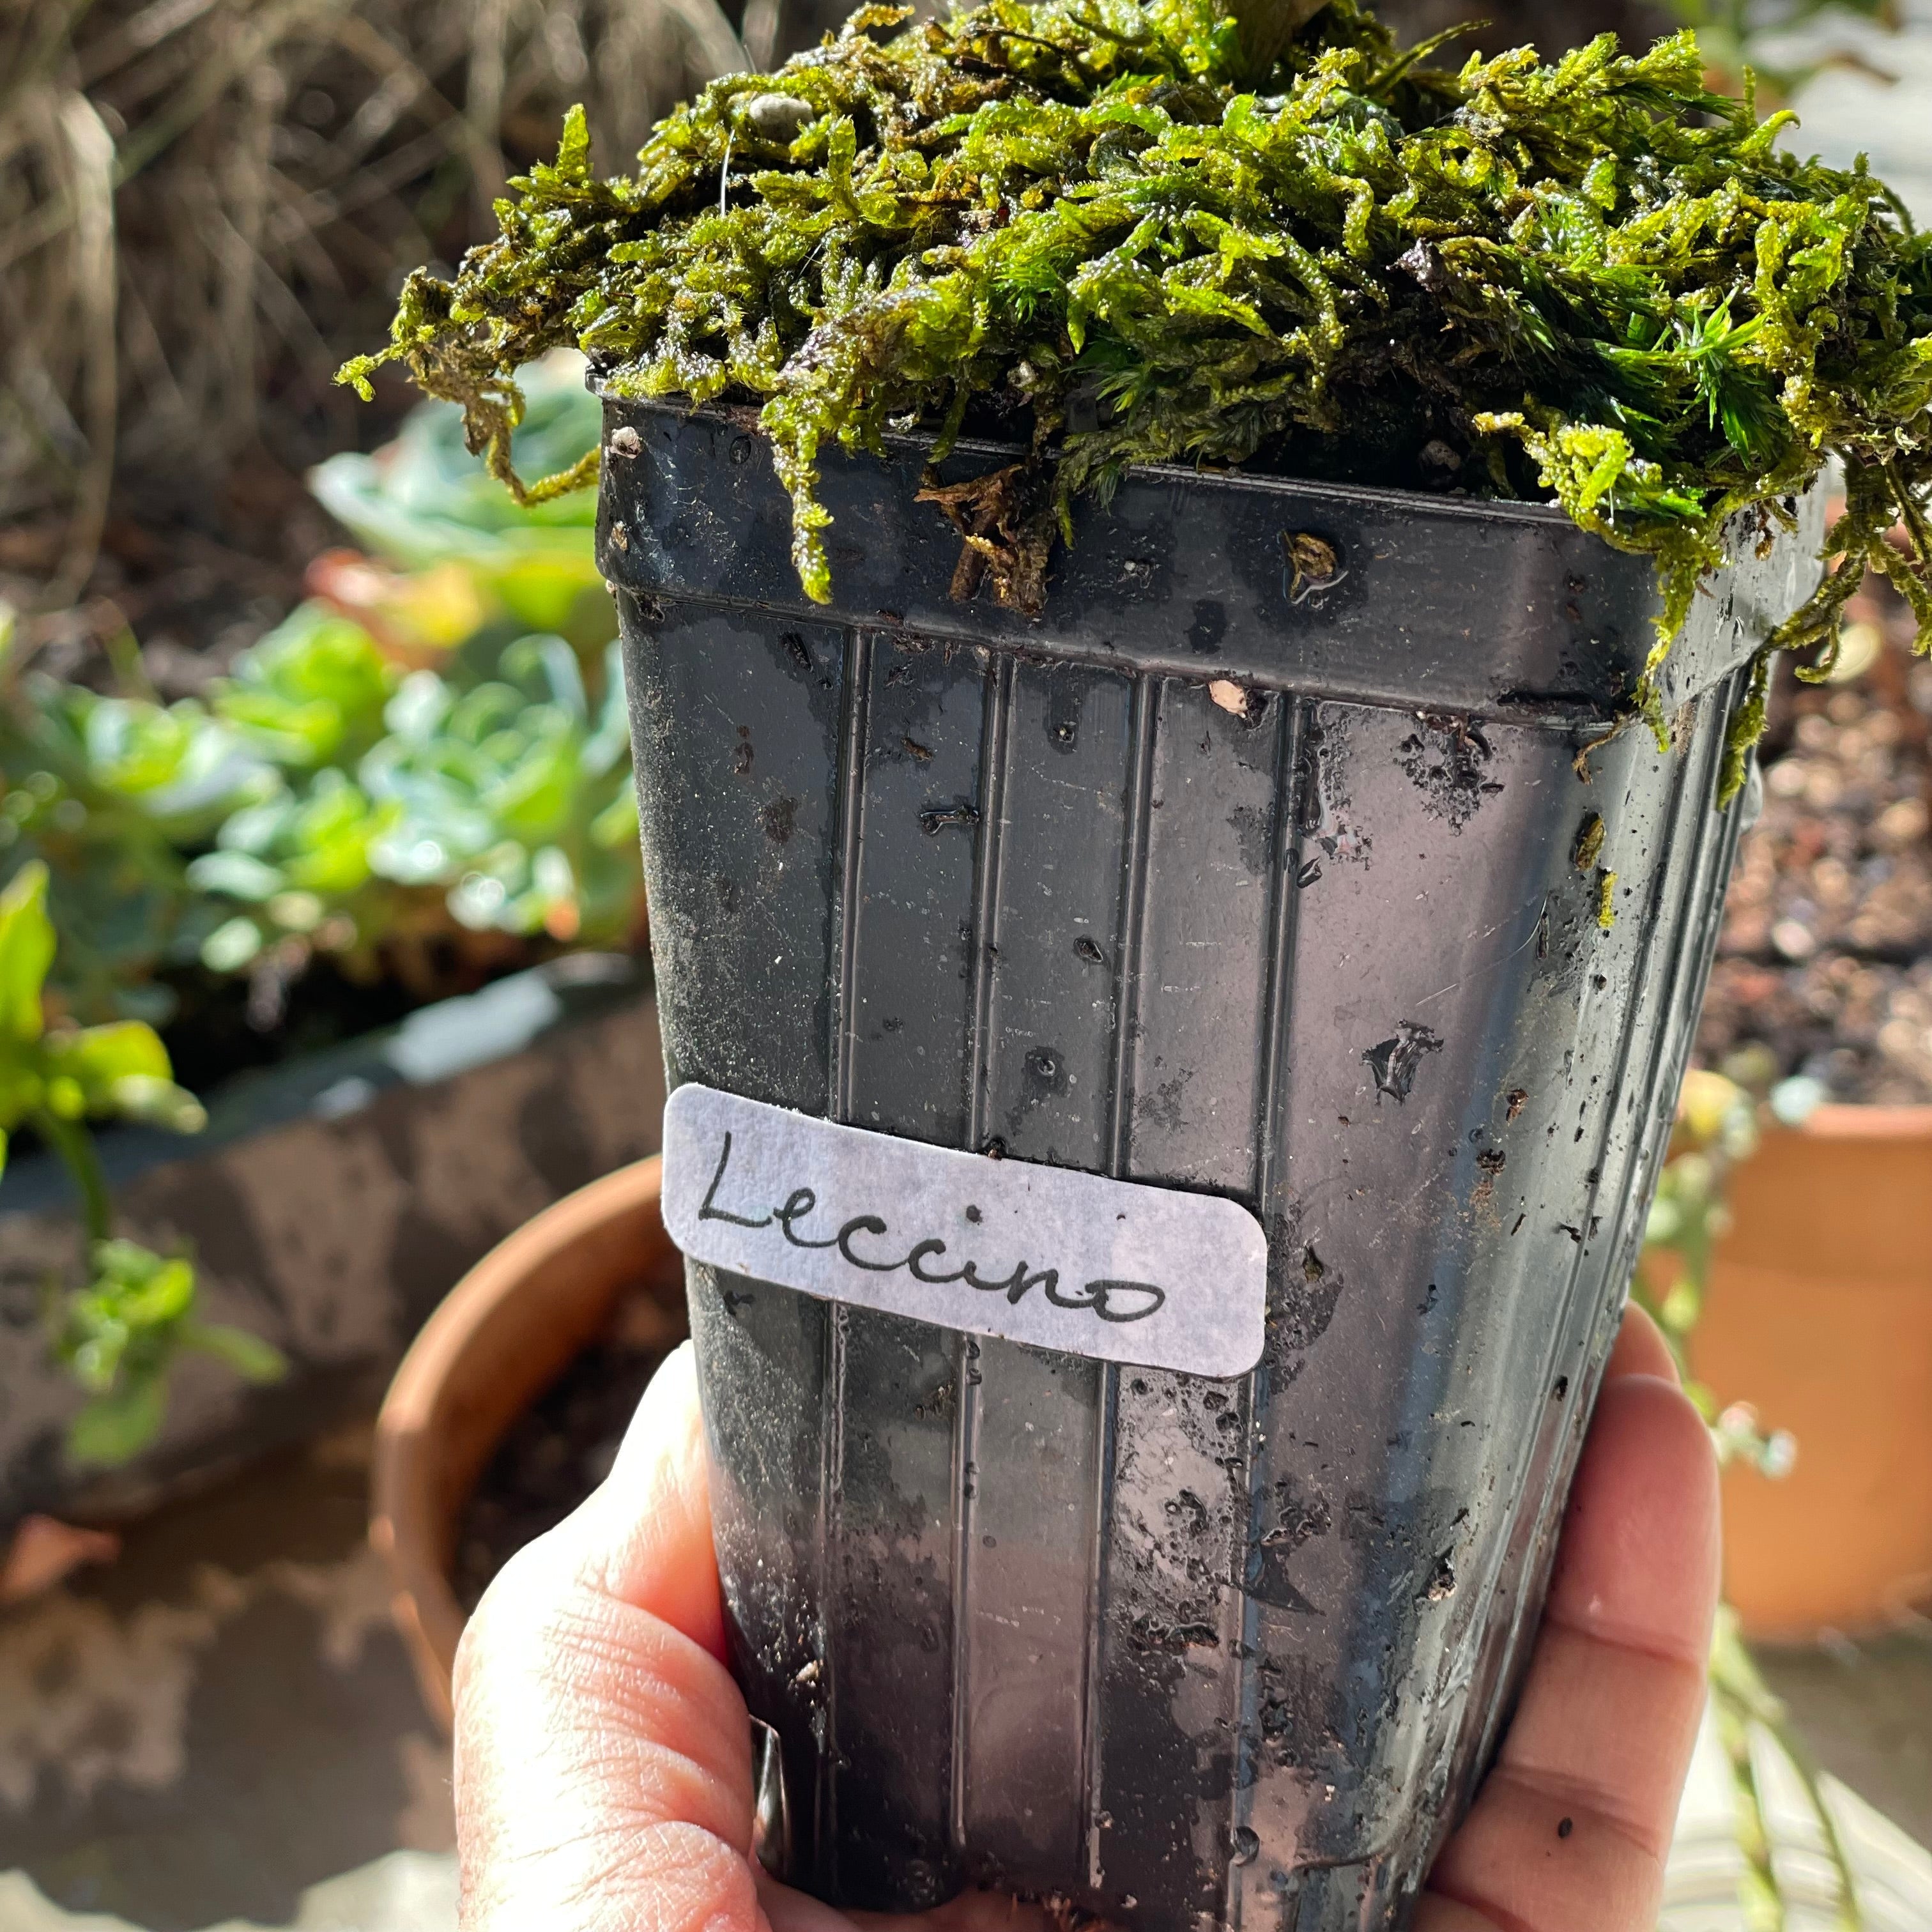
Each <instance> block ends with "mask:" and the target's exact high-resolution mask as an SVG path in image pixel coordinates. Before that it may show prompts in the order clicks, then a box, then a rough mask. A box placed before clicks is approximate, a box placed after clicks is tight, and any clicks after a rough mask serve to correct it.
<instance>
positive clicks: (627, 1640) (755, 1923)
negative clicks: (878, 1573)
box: [456, 1358, 767, 1932]
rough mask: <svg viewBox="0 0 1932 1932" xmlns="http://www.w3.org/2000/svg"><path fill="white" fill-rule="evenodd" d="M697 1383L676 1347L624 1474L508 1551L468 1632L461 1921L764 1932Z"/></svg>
mask: <svg viewBox="0 0 1932 1932" xmlns="http://www.w3.org/2000/svg"><path fill="white" fill-rule="evenodd" d="M696 1393H697V1392H696V1384H695V1380H694V1376H692V1374H691V1371H690V1367H689V1364H688V1361H684V1362H682V1363H680V1362H679V1361H677V1360H676V1358H673V1361H672V1362H671V1363H670V1364H667V1367H666V1370H665V1371H664V1372H662V1373H660V1375H659V1376H658V1378H657V1379H655V1381H654V1382H652V1385H651V1388H650V1389H649V1391H647V1393H646V1396H645V1398H644V1402H643V1406H642V1408H641V1409H640V1413H639V1416H638V1419H637V1421H636V1423H635V1424H634V1425H633V1427H632V1429H631V1433H630V1435H629V1436H628V1438H627V1439H626V1442H625V1449H624V1452H623V1454H622V1456H620V1457H619V1463H618V1465H617V1466H616V1469H613V1472H612V1475H611V1477H610V1480H609V1481H607V1483H606V1484H604V1487H602V1488H601V1490H599V1491H598V1493H597V1495H596V1496H594V1497H593V1498H592V1499H591V1500H590V1502H588V1503H586V1505H584V1506H583V1508H582V1509H580V1510H579V1511H577V1513H576V1514H574V1516H572V1517H570V1518H569V1519H568V1520H566V1521H565V1523H562V1524H560V1525H559V1526H558V1527H557V1529H555V1530H553V1531H552V1532H550V1534H549V1535H547V1536H544V1537H541V1538H538V1540H537V1541H535V1542H534V1543H532V1544H529V1546H528V1547H526V1548H525V1549H524V1550H521V1551H520V1552H519V1553H518V1554H517V1556H515V1557H514V1558H513V1559H511V1562H509V1563H508V1564H507V1565H505V1567H504V1569H503V1571H502V1573H501V1574H499V1576H498V1577H497V1578H496V1580H495V1582H494V1583H492V1584H491V1585H490V1589H489V1591H488V1592H487V1594H486V1595H485V1596H484V1599H483V1601H482V1603H481V1604H480V1605H479V1606H478V1610H477V1612H476V1614H475V1616H474V1617H473V1618H472V1619H471V1622H470V1625H469V1629H468V1630H467V1631H466V1632H465V1634H464V1637H463V1644H462V1647H461V1649H460V1651H459V1652H458V1658H457V1683H456V1801H457V1827H458V1854H459V1858H458V1867H459V1874H460V1893H461V1899H462V1923H463V1927H464V1928H465V1932H526V1928H527V1927H531V1926H535V1925H541V1927H544V1932H619V1929H620V1928H621V1932H767V1928H766V1924H765V1921H764V1917H763V1912H761V1910H760V1907H759V1905H758V1902H757V1894H756V1891H755V1888H754V1884H753V1881H752V1876H751V1868H750V1867H749V1866H748V1864H747V1862H746V1853H747V1852H748V1848H749V1845H750V1841H751V1745H750V1736H749V1729H750V1727H749V1723H748V1719H747V1718H746V1715H745V1706H744V1702H743V1700H742V1697H740V1696H739V1693H738V1690H737V1687H736V1685H734V1684H733V1682H732V1681H731V1678H730V1674H729V1673H728V1672H727V1670H725V1668H724V1664H723V1663H722V1662H721V1661H720V1658H719V1656H718V1651H719V1650H720V1649H721V1648H722V1620H721V1613H720V1612H719V1611H718V1607H717V1595H718V1585H717V1577H716V1571H715V1565H714V1563H713V1562H712V1556H711V1541H710V1527H709V1510H708V1506H707V1503H706V1493H705V1490H704V1487H703V1480H702V1475H703V1454H702V1445H701V1440H700V1436H699V1433H698V1425H697V1420H696ZM693 1573H695V1574H693Z"/></svg>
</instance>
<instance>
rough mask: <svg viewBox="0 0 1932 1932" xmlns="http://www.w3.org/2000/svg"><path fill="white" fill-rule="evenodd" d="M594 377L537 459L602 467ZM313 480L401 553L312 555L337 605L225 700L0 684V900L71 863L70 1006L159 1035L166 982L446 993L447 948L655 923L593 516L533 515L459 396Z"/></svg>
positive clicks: (254, 657)
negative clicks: (319, 972)
mask: <svg viewBox="0 0 1932 1932" xmlns="http://www.w3.org/2000/svg"><path fill="white" fill-rule="evenodd" d="M582 371H583V365H582V360H581V359H580V358H579V357H576V356H565V357H561V358H556V357H553V358H550V359H547V361H546V362H544V363H543V364H542V365H540V366H539V367H538V368H537V369H536V370H535V371H533V372H532V378H531V380H530V382H529V395H530V403H529V411H528V414H527V416H526V420H525V423H524V425H523V428H521V429H520V430H519V431H518V437H519V440H520V446H522V447H523V448H524V449H526V452H527V460H530V461H532V462H534V463H539V464H544V465H550V464H553V463H565V464H568V463H569V462H571V460H574V459H575V458H579V457H581V456H583V455H584V454H586V452H593V451H594V450H595V447H596V443H597V437H598V427H599V421H600V413H599V408H598V404H597V403H596V402H595V400H594V399H593V398H592V397H590V396H589V395H588V394H587V393H586V391H585V390H584V388H583V380H582ZM315 481H316V487H317V492H318V493H319V494H320V496H322V497H323V500H324V501H325V502H327V503H328V504H329V505H330V507H332V508H334V509H335V510H336V511H337V513H338V514H339V515H340V516H341V517H342V518H343V520H344V521H345V522H347V523H349V524H350V526H351V527H352V528H353V529H355V530H356V532H358V534H359V535H362V536H363V537H364V538H365V540H366V541H369V542H370V543H371V544H372V546H374V547H377V548H378V549H379V550H380V551H381V553H382V554H381V556H380V557H376V558H372V557H369V556H362V555H360V554H359V553H355V552H353V551H339V550H338V551H332V552H330V553H327V554H326V555H325V556H323V557H322V558H320V559H317V563H316V565H314V567H313V568H311V572H310V583H311V588H312V589H314V590H315V591H317V592H318V594H317V595H316V596H315V597H314V598H311V601H308V602H307V603H305V604H302V606H301V607H299V608H298V609H297V610H296V611H295V612H294V613H293V614H292V615H291V616H290V617H289V618H288V619H287V621H286V622H284V623H282V624H281V625H279V626H278V628H275V630H274V631H271V632H270V633H269V635H267V636H266V637H263V639H262V640H260V642H259V643H257V644H255V645H254V646H253V647H252V648H251V649H249V650H247V651H245V652H243V653H242V655H241V656H240V657H239V658H238V659H237V660H236V661H235V663H234V664H233V666H232V667H231V670H230V674H229V676H227V677H226V678H225V679H220V680H219V681H217V682H216V683H215V684H214V685H213V686H211V688H210V690H209V691H208V694H207V695H206V696H205V698H200V699H184V700H181V701H180V702H178V703H175V704H173V705H171V706H161V705H160V704H157V703H153V702H152V701H151V700H147V699H145V698H142V697H139V696H104V695H102V694H100V693H98V692H95V691H89V690H86V689H84V688H79V687H76V686H73V685H63V684H60V683H58V682H55V681H53V680H52V679H46V678H42V677H33V676H30V677H28V678H26V679H20V680H17V681H16V682H15V684H14V685H13V688H11V689H10V690H9V689H7V688H6V687H5V685H4V684H0V880H5V878H6V877H7V876H9V875H10V874H12V873H13V872H14V871H17V869H18V868H20V867H21V866H22V865H25V864H26V863H28V862H30V861H33V860H40V861H43V862H45V863H46V865H48V866H49V868H50V870H51V872H52V892H53V899H54V904H55V916H56V918H57V919H58V923H59V926H60V928H61V931H62V935H63V944H62V950H61V956H60V959H59V961H58V965H57V968H56V975H55V993H56V996H57V997H58V999H59V1000H60V1001H61V1002H62V1004H63V1007H64V1008H65V1010H68V1011H71V1012H73V1013H76V1014H77V1015H79V1016H81V1017H83V1018H90V1019H92V1018H105V1017H107V1016H122V1017H138V1018H142V1019H149V1020H152V1021H155V1022H160V1021H162V1020H163V1019H165V1018H166V1014H167V1010H168V1006H167V1001H168V996H167V995H166V992H165V990H164V989H163V988H162V987H161V986H158V985H157V984H156V983H155V976H156V975H157V974H158V973H160V972H162V971H165V970H166V969H168V968H178V967H181V966H184V965H190V964H192V963H193V962H197V961H198V962H199V963H200V964H201V965H203V966H205V967H206V968H208V969H209V970H211V971H213V972H214V973H216V974H242V973H250V974H260V973H262V972H264V971H271V970H272V973H273V975H274V977H275V978H276V979H277V980H278V981H279V982H281V983H286V982H287V981H288V980H290V979H292V978H293V977H296V975H297V974H299V971H300V970H301V968H302V965H303V963H304V962H305V961H306V960H307V959H308V958H310V957H311V956H313V955H314V954H316V953H328V954H332V955H335V956H339V957H341V959H343V960H344V962H345V964H346V965H347V967H348V968H349V970H350V971H352V972H353V973H354V974H356V975H357V976H359V977H374V975H376V974H380V973H387V974H392V975H394V976H395V977H399V978H401V980H403V981H404V983H406V984H407V985H408V986H410V987H411V988H412V989H413V990H416V991H418V992H428V991H429V990H431V985H432V981H433V979H434V971H433V968H432V967H431V965H430V964H429V963H428V962H429V961H430V959H431V956H432V955H433V954H435V953H437V952H438V950H442V951H444V952H447V951H448V950H449V949H450V948H451V947H452V946H453V947H455V949H456V950H458V953H462V952H463V950H464V949H466V948H467V949H469V950H472V951H473V950H477V949H478V948H481V949H483V950H488V948H489V946H490V939H489V938H488V936H489V935H496V938H497V940H498V941H499V942H501V941H508V940H529V939H534V940H538V941H541V942H543V943H547V944H556V943H580V944H621V943H622V942H623V941H625V939H626V938H628V937H629V936H630V935H631V932H633V930H634V928H635V926H636V925H637V916H638V910H639V907H640V892H641V879H640V871H639V866H638V862H637V841H636V819H635V808H634V803H633V801H632V794H631V783H630V767H629V739H628V730H627V727H626V723H625V714H624V709H623V700H622V676H621V673H620V671H619V667H618V663H617V659H616V652H615V646H614V644H613V643H612V642H611V639H612V637H613V632H614V630H615V618H614V613H613V610H612V607H611V604H610V598H609V596H608V594H607V592H605V590H604V587H603V584H602V583H601V580H600V579H599V577H598V574H597V569H596V563H595V557H594V555H593V553H592V542H591V531H590V528H589V515H590V511H589V508H588V506H587V501H586V499H574V500H573V501H571V502H566V503H562V504H558V505H548V506H544V507H543V508H538V509H534V510H532V509H523V508H518V507H517V505H515V504H514V503H512V502H511V501H510V500H509V499H508V497H507V496H505V495H504V494H503V493H502V490H500V489H499V488H498V487H497V486H496V484H495V483H494V482H493V481H492V480H491V479H490V478H489V477H488V476H487V475H486V474H485V472H484V469H483V467H482V466H481V463H478V461H477V460H475V458H472V457H470V456H469V455H468V454H467V453H466V452H465V450H464V449H463V443H462V430H461V418H460V412H458V411H457V410H455V409H453V408H451V407H449V406H448V405H446V404H432V405H428V406H426V407H423V408H421V409H419V410H417V411H416V413H415V414H414V415H413V416H412V417H411V418H410V420H409V422H408V423H407V425H405V427H404V431H403V434H402V435H401V437H399V438H398V440H397V442H396V443H394V444H392V445H391V446H389V449H386V450H384V451H382V452H378V454H377V455H375V456H374V457H359V456H347V457H341V458H336V459H334V460H332V462H331V463H327V464H325V465H324V466H323V469H321V470H320V472H317V477H316V479H315ZM4 655H5V653H4V650H0V664H4Z"/></svg>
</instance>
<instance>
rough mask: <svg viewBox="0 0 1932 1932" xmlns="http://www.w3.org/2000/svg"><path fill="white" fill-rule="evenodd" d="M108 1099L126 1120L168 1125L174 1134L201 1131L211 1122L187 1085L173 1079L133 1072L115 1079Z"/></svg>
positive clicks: (206, 1112) (152, 1125)
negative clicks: (177, 1082)
mask: <svg viewBox="0 0 1932 1932" xmlns="http://www.w3.org/2000/svg"><path fill="white" fill-rule="evenodd" d="M107 1099H108V1103H109V1105H110V1106H111V1107H112V1109H113V1111H114V1112H115V1113H117V1114H118V1115H120V1116H121V1118H122V1119H123V1120H126V1121H144V1122H145V1123H146V1124H147V1125H148V1126H149V1127H166V1129H167V1130H168V1131H169V1133H176V1134H198V1133H200V1131H201V1130H202V1128H203V1127H206V1126H207V1125H208V1109H206V1108H205V1107H204V1106H202V1104H201V1103H200V1102H199V1100H196V1098H195V1097H194V1096H193V1094H190V1092H189V1091H187V1088H185V1087H178V1086H176V1085H175V1083H174V1082H172V1080H163V1079H154V1078H153V1077H152V1076H149V1075H147V1074H143V1073H130V1074H126V1075H124V1076H121V1078H120V1079H118V1080H116V1081H115V1082H114V1083H113V1085H112V1086H111V1087H110V1088H109V1090H108V1094H107Z"/></svg>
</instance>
